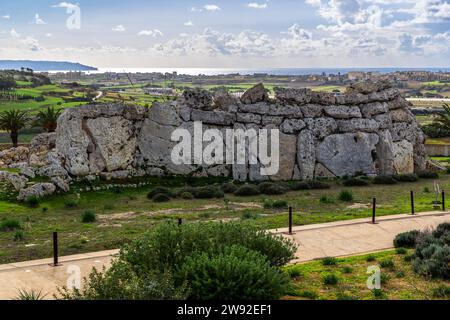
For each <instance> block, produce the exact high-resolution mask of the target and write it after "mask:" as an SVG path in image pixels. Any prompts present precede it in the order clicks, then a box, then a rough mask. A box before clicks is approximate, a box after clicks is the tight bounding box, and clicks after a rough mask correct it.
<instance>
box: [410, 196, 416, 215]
mask: <svg viewBox="0 0 450 320" xmlns="http://www.w3.org/2000/svg"><path fill="white" fill-rule="evenodd" d="M411 214H412V215H414V214H415V212H414V191H411Z"/></svg>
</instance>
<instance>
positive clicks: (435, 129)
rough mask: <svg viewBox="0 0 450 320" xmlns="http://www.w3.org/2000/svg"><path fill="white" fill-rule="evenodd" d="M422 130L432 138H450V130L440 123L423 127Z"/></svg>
mask: <svg viewBox="0 0 450 320" xmlns="http://www.w3.org/2000/svg"><path fill="white" fill-rule="evenodd" d="M422 130H423V133H425V134H426V135H427V136H428V137H430V138H446V137H449V136H450V130H449V129H448V128H447V127H445V126H443V125H441V124H439V123H430V124H426V125H423V126H422Z"/></svg>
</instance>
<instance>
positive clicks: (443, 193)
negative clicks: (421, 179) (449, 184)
mask: <svg viewBox="0 0 450 320" xmlns="http://www.w3.org/2000/svg"><path fill="white" fill-rule="evenodd" d="M442 211H445V191H444V190H442Z"/></svg>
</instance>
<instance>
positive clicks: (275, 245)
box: [120, 222, 296, 272]
mask: <svg viewBox="0 0 450 320" xmlns="http://www.w3.org/2000/svg"><path fill="white" fill-rule="evenodd" d="M232 245H242V246H245V247H247V248H248V249H250V250H253V251H257V252H259V253H261V254H262V255H264V256H266V257H267V259H268V261H269V262H270V264H271V265H273V266H283V265H285V264H286V263H288V262H289V261H291V260H292V259H293V257H294V253H295V252H296V245H295V244H294V243H293V242H291V241H289V240H287V239H285V238H283V237H282V236H274V235H272V234H270V233H269V232H267V231H263V230H260V229H258V228H257V227H255V226H252V225H249V224H242V223H234V222H230V223H213V222H209V223H208V222H200V223H192V224H183V225H182V226H178V225H176V224H174V223H163V224H159V225H157V226H156V227H155V228H153V229H152V230H151V231H149V232H147V233H146V234H144V235H143V236H142V237H141V238H139V239H137V240H136V241H134V242H132V243H131V244H129V245H127V246H126V247H125V248H124V249H123V250H122V252H121V255H120V256H121V259H122V260H124V261H128V262H129V263H130V264H131V265H135V266H136V268H139V269H140V270H142V272H147V271H151V270H158V271H160V272H164V271H165V270H167V268H170V269H171V268H175V267H177V266H181V265H182V264H183V262H184V261H185V260H186V258H187V256H189V255H190V254H192V253H193V252H208V253H209V254H211V255H212V254H214V253H217V252H223V249H224V248H225V247H229V246H232Z"/></svg>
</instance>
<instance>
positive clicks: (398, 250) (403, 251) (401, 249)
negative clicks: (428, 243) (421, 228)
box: [395, 248, 408, 254]
mask: <svg viewBox="0 0 450 320" xmlns="http://www.w3.org/2000/svg"><path fill="white" fill-rule="evenodd" d="M395 252H396V253H397V254H407V253H408V250H406V249H405V248H397V249H396V250H395Z"/></svg>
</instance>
